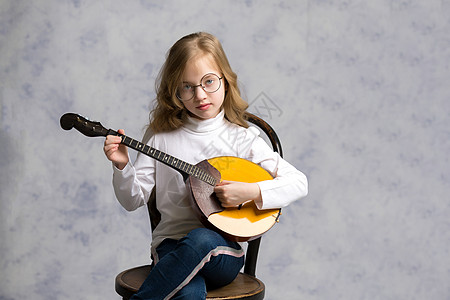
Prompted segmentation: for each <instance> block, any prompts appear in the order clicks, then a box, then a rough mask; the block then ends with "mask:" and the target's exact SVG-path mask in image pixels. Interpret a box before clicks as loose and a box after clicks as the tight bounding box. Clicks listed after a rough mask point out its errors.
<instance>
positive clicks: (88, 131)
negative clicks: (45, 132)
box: [59, 113, 111, 137]
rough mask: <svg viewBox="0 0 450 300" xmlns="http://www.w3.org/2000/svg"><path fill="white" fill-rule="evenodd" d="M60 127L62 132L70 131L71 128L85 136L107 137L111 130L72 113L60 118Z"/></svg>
mask: <svg viewBox="0 0 450 300" xmlns="http://www.w3.org/2000/svg"><path fill="white" fill-rule="evenodd" d="M59 123H60V125H61V127H62V128H63V129H64V130H70V129H72V128H73V127H75V129H77V130H78V131H79V132H81V133H82V134H84V135H85V136H89V137H95V136H107V135H108V134H110V132H111V130H108V129H106V128H105V127H103V125H102V124H100V122H93V121H89V120H88V119H86V118H84V117H82V116H80V115H78V114H74V113H66V114H64V115H62V116H61V119H60V120H59Z"/></svg>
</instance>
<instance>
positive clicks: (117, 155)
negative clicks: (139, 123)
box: [103, 129, 128, 170]
mask: <svg viewBox="0 0 450 300" xmlns="http://www.w3.org/2000/svg"><path fill="white" fill-rule="evenodd" d="M117 132H118V133H120V134H125V131H124V130H123V129H119V130H118V131H117ZM121 141H122V138H121V137H120V136H115V135H108V136H106V139H105V144H104V146H103V151H104V152H105V155H106V157H107V158H108V159H109V160H110V161H112V162H113V164H114V165H115V166H116V167H117V168H118V169H119V170H123V168H125V166H126V165H127V164H128V149H127V147H126V146H125V145H123V144H121V143H120V142H121Z"/></svg>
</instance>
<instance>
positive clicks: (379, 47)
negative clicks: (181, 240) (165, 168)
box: [0, 0, 450, 300]
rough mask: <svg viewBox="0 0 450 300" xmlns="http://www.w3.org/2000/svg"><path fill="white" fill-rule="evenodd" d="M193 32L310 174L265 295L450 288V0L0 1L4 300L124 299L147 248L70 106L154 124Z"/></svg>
mask: <svg viewBox="0 0 450 300" xmlns="http://www.w3.org/2000/svg"><path fill="white" fill-rule="evenodd" d="M194 31H209V32H211V33H213V34H215V35H216V36H218V37H219V39H220V40H221V41H222V43H223V46H224V48H225V51H226V52H227V54H228V57H229V60H230V62H231V65H232V67H233V68H234V70H235V71H236V72H237V73H238V75H239V79H240V82H241V87H242V91H243V93H244V95H245V98H246V99H247V100H248V102H249V103H250V110H251V111H252V112H255V113H257V114H259V115H260V116H262V117H263V118H264V119H266V120H267V121H269V122H270V123H271V124H272V125H273V127H274V128H275V129H276V131H277V132H278V133H279V135H280V137H281V140H282V142H283V146H284V151H285V158H286V159H287V160H288V161H290V162H291V163H292V164H294V165H295V166H296V167H298V168H299V169H300V170H302V171H303V172H304V173H306V174H307V176H308V178H309V180H310V193H309V195H308V197H307V198H305V199H303V200H301V201H299V202H297V203H294V204H293V205H291V206H290V207H289V208H286V209H284V210H283V212H284V214H283V216H282V218H281V222H280V224H278V225H277V226H276V228H274V229H273V230H271V231H270V232H269V233H268V234H267V235H266V236H265V237H264V238H263V242H262V248H261V253H260V256H259V262H258V268H257V275H258V277H259V278H261V279H262V280H263V281H264V282H265V283H266V288H267V296H266V299H275V300H277V299H314V300H322V299H343V300H348V299H368V300H376V299H383V300H385V299H405V300H410V299H449V298H450V285H449V282H450V257H449V251H450V203H449V195H450V164H449V155H450V84H449V82H450V70H449V65H450V1H449V0H427V1H419V0H381V1H363V0H316V1H313V0H301V1H251V0H248V1H195V0H193V1H173V0H169V1H145V0H141V1H137V0H129V1H120V0H111V1H108V0H92V1H88V0H72V1H69V0H36V1H25V0H2V1H0V91H1V96H0V97H1V98H0V101H1V114H0V123H1V131H0V168H1V172H0V189H1V192H0V193H1V202H0V225H1V226H0V269H1V272H0V299H5V300H6V299H8V300H10V299H17V300H18V299H20V300H23V299H33V300H35V299H37V300H39V299H119V297H118V296H117V295H116V294H115V291H114V278H115V276H116V274H117V273H119V272H120V271H121V270H123V269H125V268H129V267H133V266H137V265H141V264H144V263H147V262H148V261H149V243H150V237H149V223H148V216H147V212H146V211H145V209H141V210H138V211H136V212H133V213H128V212H125V211H124V210H123V209H122V208H121V207H120V205H119V204H118V202H117V201H116V199H115V198H114V195H113V191H112V186H111V165H110V163H109V162H108V161H107V160H106V158H105V157H104V154H103V151H102V144H103V139H102V138H95V139H94V138H87V137H84V136H82V135H81V134H79V133H78V132H75V131H70V132H66V131H63V130H62V129H61V128H60V127H59V118H60V116H61V115H62V114H63V113H65V112H77V113H80V114H83V115H86V116H88V117H90V118H91V119H94V120H99V121H101V122H102V123H103V124H104V125H105V126H106V127H111V128H115V129H118V128H124V129H125V130H126V133H127V135H129V136H132V137H135V138H140V137H141V136H142V134H143V129H144V126H145V125H146V122H147V119H148V111H149V109H150V108H151V101H152V99H153V98H154V96H155V93H154V80H155V78H156V76H157V73H158V71H159V69H160V67H161V65H162V63H163V62H164V56H165V53H166V51H167V50H168V48H169V47H170V46H171V45H172V44H173V43H174V42H175V41H176V40H177V39H178V38H180V37H181V36H183V35H185V34H188V33H191V32H194ZM133 155H134V154H133Z"/></svg>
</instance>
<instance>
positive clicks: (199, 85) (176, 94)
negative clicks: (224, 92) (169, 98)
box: [175, 73, 223, 102]
mask: <svg viewBox="0 0 450 300" xmlns="http://www.w3.org/2000/svg"><path fill="white" fill-rule="evenodd" d="M207 75H214V76H216V77H217V78H219V87H218V88H217V90H215V91H214V92H208V91H206V90H205V86H203V85H202V84H201V82H202V81H203V78H205V77H206V76H207ZM222 79H223V76H222V77H219V75H217V74H215V73H206V74H205V75H203V76H202V78H201V79H200V84H197V85H193V86H192V89H193V91H194V92H193V93H192V97H191V98H189V99H188V100H183V99H181V98H180V96H179V95H178V88H177V90H176V92H175V96H176V97H177V99H178V100H180V101H184V102H186V101H191V100H192V99H194V97H195V93H196V91H197V87H201V88H202V90H203V91H204V92H205V93H208V94H213V93H215V92H217V91H218V90H219V89H220V87H221V86H222V81H221V80H222ZM187 83H189V82H187Z"/></svg>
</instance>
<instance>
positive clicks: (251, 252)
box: [144, 112, 283, 276]
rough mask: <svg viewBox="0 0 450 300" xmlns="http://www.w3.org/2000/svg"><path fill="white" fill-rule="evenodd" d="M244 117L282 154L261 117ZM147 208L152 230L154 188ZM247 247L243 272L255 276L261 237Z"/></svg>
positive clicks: (157, 216)
mask: <svg viewBox="0 0 450 300" xmlns="http://www.w3.org/2000/svg"><path fill="white" fill-rule="evenodd" d="M246 118H247V120H248V121H249V122H251V123H253V124H255V125H256V126H258V127H259V128H260V129H261V130H262V131H263V132H264V133H265V134H266V136H267V137H268V139H269V141H270V143H271V144H272V148H273V150H274V151H275V152H278V154H280V156H281V157H282V156H283V149H282V148H281V142H280V140H279V138H278V136H277V134H276V132H275V130H273V128H272V127H271V126H270V125H269V124H268V123H267V122H266V121H264V120H263V119H261V118H259V117H258V116H255V115H254V114H251V113H249V112H247V113H246ZM148 139H149V134H147V133H146V135H145V136H144V141H145V142H146V141H148ZM147 209H148V213H149V216H150V226H151V229H152V231H153V230H154V229H155V228H156V226H157V225H158V224H159V222H160V221H161V214H160V213H159V211H158V209H157V208H156V196H155V189H153V190H152V193H151V194H150V198H149V201H148V202H147ZM247 243H248V247H247V252H246V259H245V265H244V273H246V274H248V275H251V276H255V274H256V263H257V259H258V252H259V245H260V243H261V237H258V238H257V239H254V240H251V241H248V242H247Z"/></svg>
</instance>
